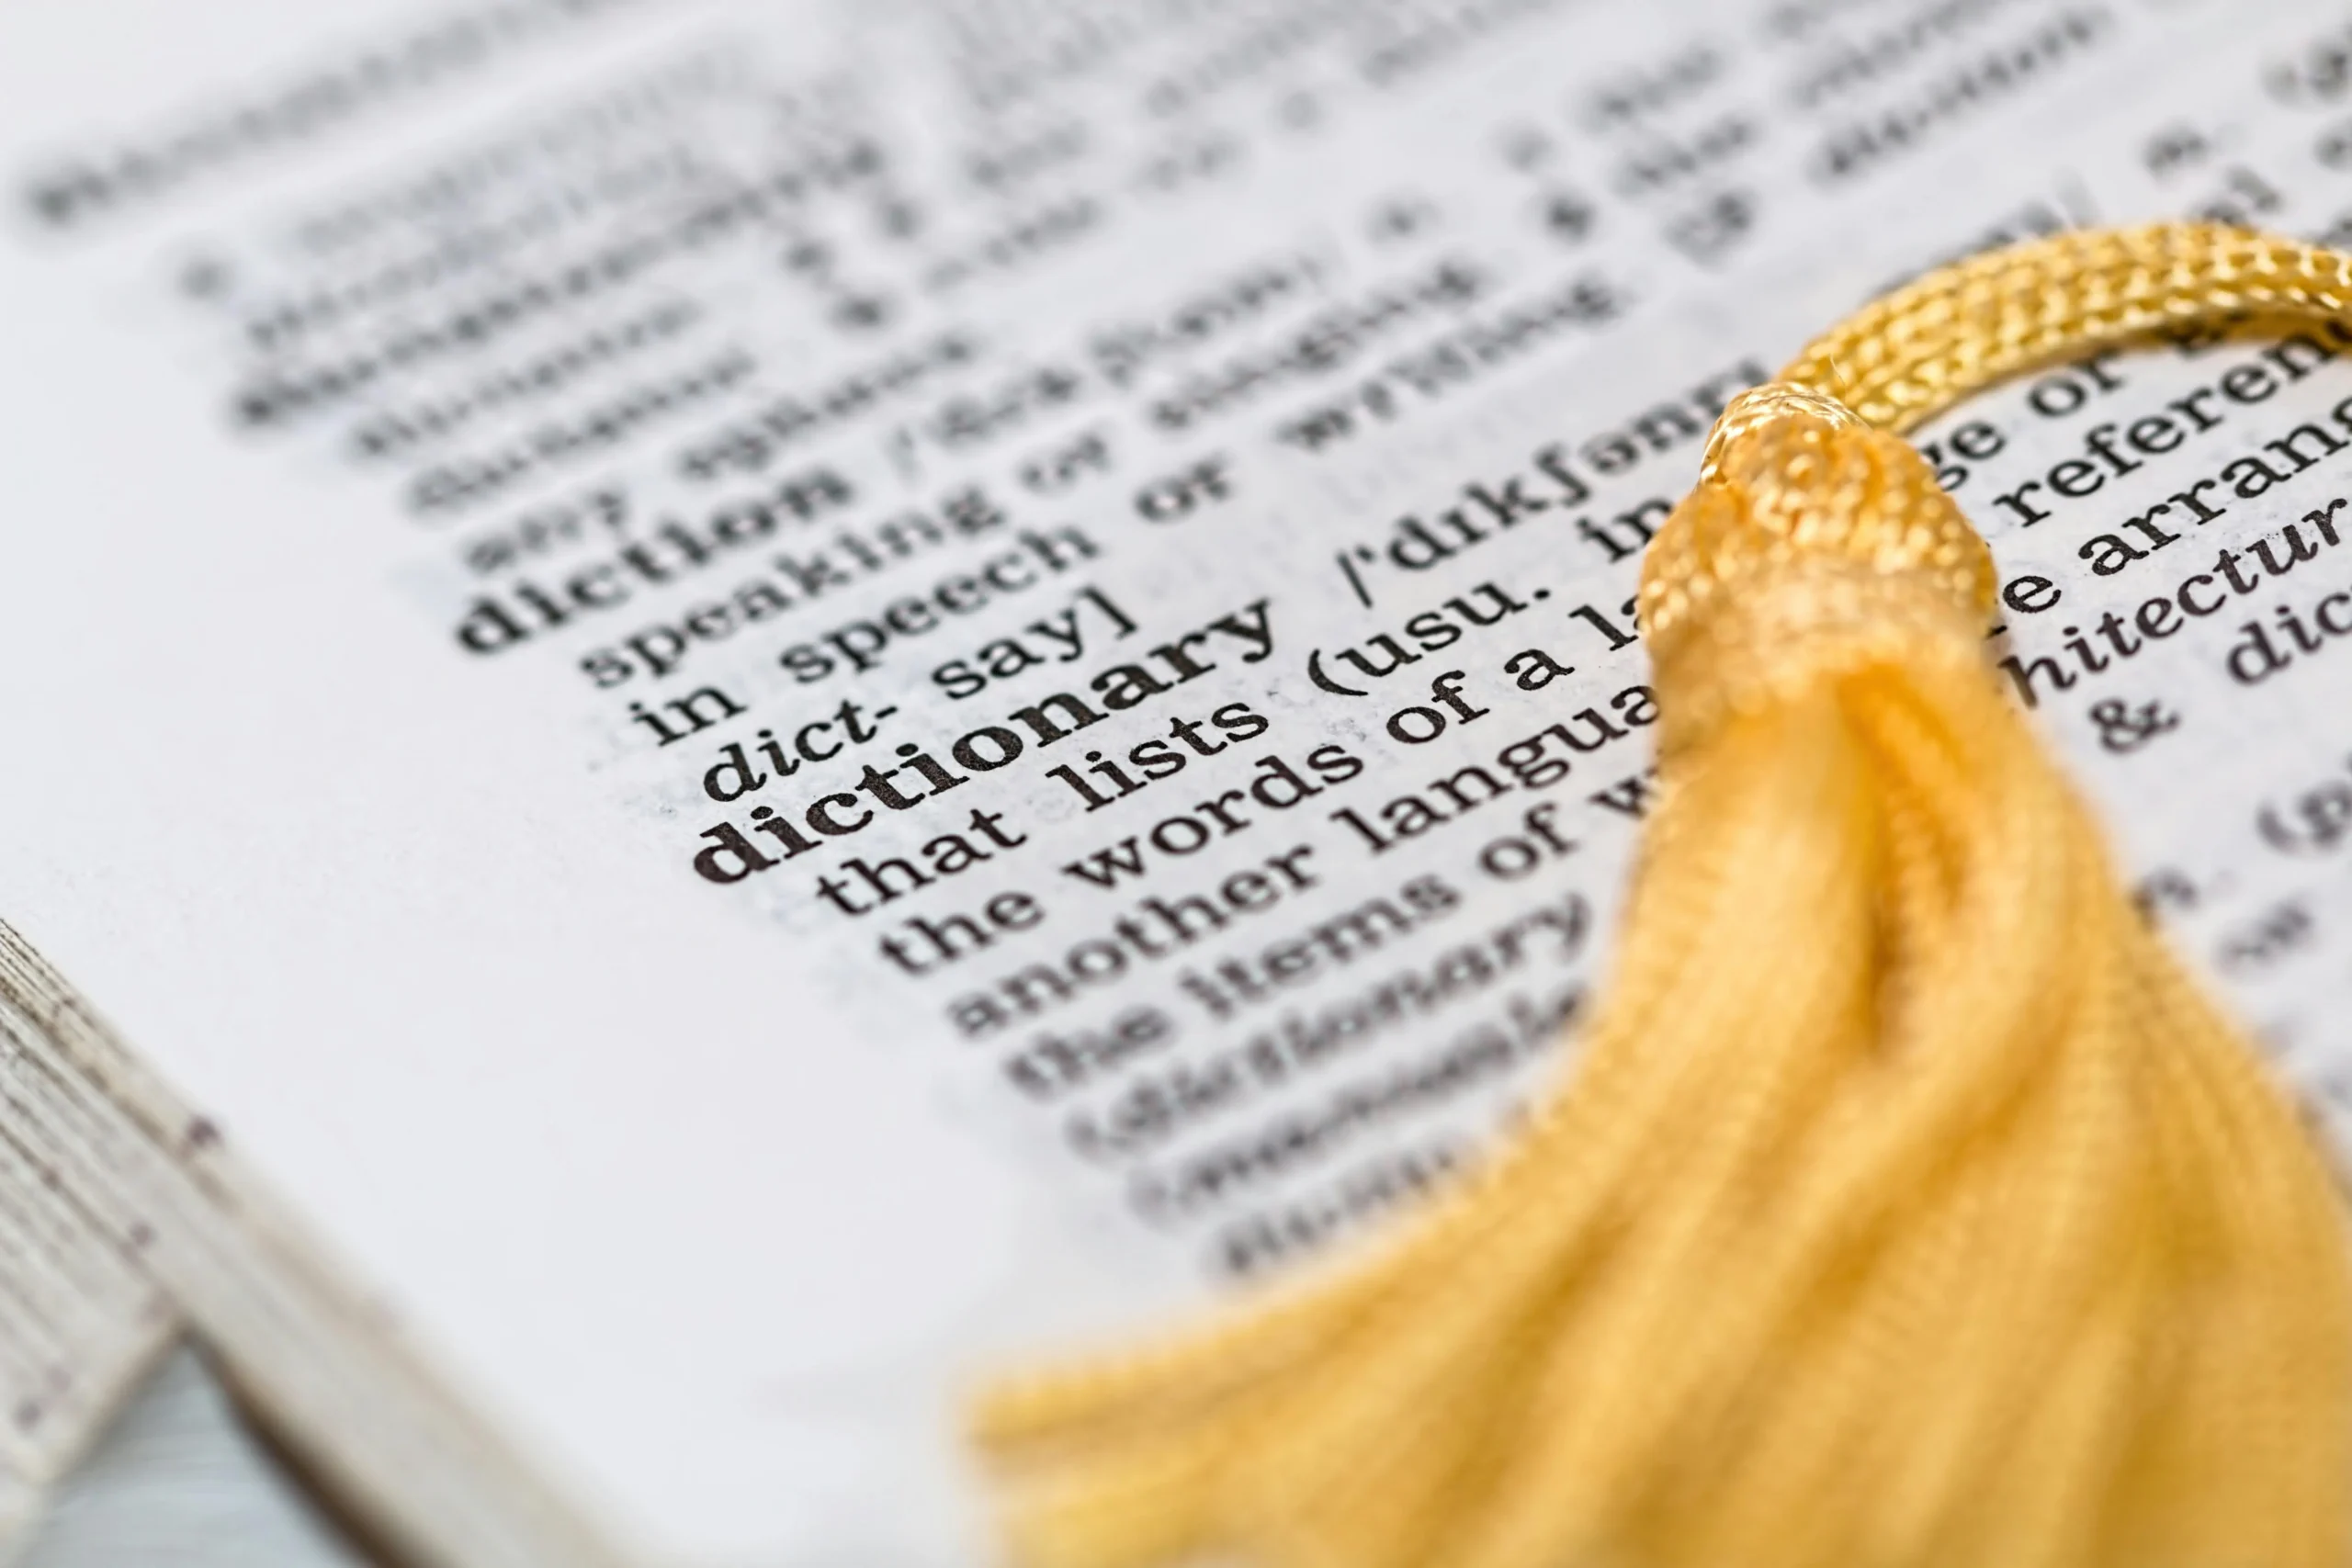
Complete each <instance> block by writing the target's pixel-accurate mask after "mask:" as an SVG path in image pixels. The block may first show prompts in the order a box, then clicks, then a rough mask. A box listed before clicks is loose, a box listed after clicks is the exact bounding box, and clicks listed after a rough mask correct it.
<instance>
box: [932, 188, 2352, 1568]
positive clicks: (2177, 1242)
mask: <svg viewBox="0 0 2352 1568" xmlns="http://www.w3.org/2000/svg"><path fill="white" fill-rule="evenodd" d="M2347 279H2352V260H2347V258H2346V257H2343V256H2339V255H2336V254H2333V253H2327V252H2321V251H2316V250H2313V249H2312V248H2310V247H2307V246H2302V245H2298V244H2295V243H2291V242H2289V241H2283V240H2272V239H2267V238H2264V237H2261V236H2257V235H2249V234H2245V233H2240V232H2237V231H2228V230H2222V229H2216V228H2211V227H2204V226H2188V225H2183V226H2156V227H2152V228H2147V229H2138V230H2129V231H2116V232H2109V233H2091V234H2079V235H2069V236H2065V237H2064V238H2061V239H2057V240H2052V241H2045V242H2040V243H2034V244H2030V245H2026V246H2021V247H2018V248H2016V249H2014V250H2010V251H2006V252H2001V253H1997V254H1994V255H1990V256H1986V257H1983V258H1980V259H1978V260H1975V261H1971V262H1968V263H1964V264H1962V265H1959V266H1957V267H1953V268H1951V269H1947V270H1946V271H1944V272H1940V273H1938V274H1936V275H1933V276H1929V277H1927V278H1923V279H1921V280H1920V281H1919V282H1917V283H1916V284H1913V285H1911V286H1910V287H1908V288H1905V289H1903V290H1901V291H1899V292H1898V293H1897V294H1895V295H1894V296H1891V297H1890V298H1889V299H1885V300H1883V301H1881V302H1880V303H1878V304H1875V305H1873V306H1871V307H1870V308H1868V309H1866V310H1863V311H1862V312H1860V314H1859V315H1858V316H1856V317H1855V318H1854V320H1853V321H1849V322H1848V323H1847V324H1845V325H1844V326H1842V327H1840V328H1838V330H1837V331H1835V332H1833V333H1830V334H1829V335H1827V336H1826V337H1825V338H1823V339H1821V340H1820V341H1819V342H1817V343H1816V344H1814V345H1813V346H1812V347H1810V348H1809V349H1807V350H1806V352H1805V353H1804V355H1802V356H1801V357H1800V358H1799V359H1798V361H1797V362H1796V363H1795V364H1794V365H1793V366H1792V367H1790V370H1789V371H1788V373H1787V375H1786V376H1785V378H1783V380H1782V381H1781V382H1780V383H1776V384H1774V385H1771V386H1768V387H1764V388H1760V389H1756V390H1754V391H1751V392H1749V393H1747V394H1745V395H1743V396H1742V397H1741V398H1739V399H1738V400H1736V401H1735V402H1734V403H1733V405H1732V406H1731V407H1730V408H1729V409H1728V410H1726V411H1725V412H1724V416H1723V418H1722V420H1721V421H1720V422H1719V423H1718V425H1717V427H1716V430H1715V433H1714V434H1713V438H1712V439H1711V440H1710V442H1709V445H1708V448H1707V452H1706V456H1705V458H1704V460H1703V462H1702V472H1701V477H1700V482H1699V484H1698V486H1697V488H1696V489H1695V490H1694V491H1692V492H1691V495H1690V496H1689V497H1688V498H1686V499H1685V500H1684V502H1682V503H1681V505H1680V506H1679V507H1678V508H1676V510H1675V511H1674V513H1672V515H1671V516H1670V517H1669V518H1668V520H1667V522H1666V523H1665V525H1663V526H1662V527H1661V528H1660V529H1659V531H1658V534H1657V538H1656V539H1655V541H1654V542H1653V543H1652V545H1651V547H1650V550H1649V553H1648V555H1647V557H1646V558H1645V561H1644V570H1643V581H1642V589H1641V609H1642V618H1643V621H1644V626H1645V632H1646V634H1647V641H1648V646H1649V651H1650V654H1651V656H1652V659H1653V660H1654V662H1655V667H1656V676H1655V679H1656V687H1657V697H1658V703H1659V706H1660V710H1661V715H1662V740H1661V746H1660V764H1661V770H1662V773H1663V776H1664V781H1665V789H1664V792H1663V795H1662V798H1661V801H1660V804H1659V805H1658V807H1657V809H1656V811H1655V813H1654V814H1653V816H1652V818H1651V819H1650V820H1649V821H1648V823H1647V824H1646V825H1645V829H1644V840H1643V845H1642V855H1641V859H1640V863H1639V871H1638V874H1637V876H1636V880H1635V884H1634V889H1633V894H1632V897H1631V900H1630V903H1629V907H1628V910H1627V914H1626V917H1625V921H1624V928H1623V934H1622V937H1621V939H1620V942H1619V944H1618V948H1619V950H1618V955H1617V958H1616V960H1615V967H1614V972H1613V974H1612V975H1611V978H1610V984H1609V987H1608V989H1607V991H1606V993H1605V999H1604V1005H1603V1006H1602V1007H1601V1009H1600V1010H1599V1012H1598V1014H1597V1016H1596V1017H1595V1018H1594V1020H1593V1021H1592V1023H1591V1025H1590V1027H1589V1029H1588V1031H1587V1032H1586V1034H1585V1037H1584V1039H1583V1040H1582V1042H1581V1043H1580V1049H1579V1052H1578V1055H1577V1059H1576V1061H1575V1064H1574V1066H1573V1068H1572V1070H1571V1072H1570V1074H1569V1076H1568V1077H1567V1080H1566V1083H1565V1084H1564V1085H1563V1086H1562V1087H1561V1089H1559V1090H1557V1091H1556V1092H1555V1094H1554V1095H1553V1096H1552V1097H1551V1098H1550V1099H1549V1100H1547V1101H1546V1102H1545V1103H1544V1105H1543V1106H1541V1107H1540V1108H1539V1109H1538V1111H1536V1112H1535V1114H1534V1115H1533V1116H1532V1117H1531V1119H1530V1122H1529V1124H1528V1125H1527V1127H1526V1128H1525V1129H1524V1130H1523V1131H1522V1132H1521V1134H1519V1135H1518V1136H1517V1137H1516V1138H1515V1139H1514V1140H1513V1141H1512V1142H1511V1143H1510V1145H1509V1146H1508V1147H1507V1148H1505V1149H1503V1150H1501V1151H1499V1152H1498V1154H1497V1155H1496V1156H1494V1157H1493V1158H1492V1159H1491V1160H1489V1161H1488V1162H1487V1164H1486V1165H1485V1166H1484V1167H1483V1168H1481V1169H1479V1170H1477V1171H1476V1172H1474V1173H1472V1174H1471V1175H1470V1176H1468V1177H1467V1178H1465V1179H1463V1180H1461V1181H1459V1182H1458V1183H1457V1184H1456V1185H1455V1186H1454V1187H1453V1189H1452V1190H1449V1191H1448V1192H1447V1193H1446V1194H1444V1195H1442V1197H1441V1198H1439V1199H1438V1200H1437V1201H1434V1202H1432V1203H1431V1204H1430V1205H1429V1206H1428V1207H1427V1208H1425V1209H1424V1210H1423V1211H1421V1212H1420V1213H1418V1214H1416V1215H1415V1216H1414V1217H1413V1218H1412V1219H1410V1220H1409V1221H1408V1222H1404V1223H1403V1224H1401V1226H1400V1229H1399V1232H1398V1234H1397V1235H1395V1236H1394V1237H1393V1238H1391V1241H1390V1245H1388V1246H1387V1247H1385V1248H1384V1249H1382V1250H1380V1251H1378V1252H1377V1253H1376V1254H1375V1255H1374V1257H1372V1258H1370V1259H1369V1260H1368V1261H1364V1262H1362V1263H1359V1264H1356V1265H1353V1266H1351V1267H1350V1268H1348V1269H1343V1270H1341V1271H1339V1272H1336V1273H1332V1274H1329V1275H1328V1276H1326V1277H1325V1278H1323V1279H1321V1280H1317V1281H1315V1282H1312V1283H1310V1284H1307V1285H1306V1286H1304V1287H1301V1288H1295V1289H1293V1290H1291V1291H1289V1292H1283V1293H1282V1294H1280V1295H1278V1296H1277V1297H1276V1298H1275V1299H1274V1300H1273V1301H1272V1303H1270V1304H1267V1305H1264V1306H1261V1307H1260V1308H1258V1309H1256V1310H1255V1311H1254V1312H1251V1313H1249V1314H1242V1315H1240V1316H1238V1317H1236V1318H1234V1319H1231V1320H1229V1321H1227V1322H1226V1323H1224V1324H1221V1325H1213V1326H1212V1327H1210V1328H1208V1329H1207V1330H1205V1331H1203V1332H1201V1333H1198V1334H1195V1335H1194V1336H1193V1337H1190V1338H1188V1339H1184V1340H1182V1341H1178V1342H1176V1343H1174V1344H1172V1345H1170V1346H1166V1347H1163V1348H1158V1349H1154V1350H1149V1351H1147V1352H1145V1353H1142V1354H1140V1355H1136V1356H1132V1357H1126V1358H1118V1359H1109V1360H1105V1361H1103V1362H1101V1363H1098V1364H1095V1365H1092V1366H1086V1367H1080V1368H1078V1369H1075V1370H1072V1371H1066V1372H1060V1373H1055V1374H1051V1375H1048V1376H1046V1377H1044V1378H1041V1379H1035V1380H1032V1381H1029V1382H1023V1383H1018V1384H1013V1385H1009V1386H1008V1387H1006V1388H1005V1389H1003V1390H1001V1391H1000V1392H999V1393H996V1394H995V1395H993V1396H992V1397H991V1398H989V1400H987V1401H985V1402H984V1403H983V1404H982V1406H981V1407H980V1409H979V1411H978V1435H979V1438H980V1440H981V1441H982V1443H983V1444H984V1446H985V1447H986V1448H987V1449H988V1450H989V1453H990V1454H991V1456H992V1457H993V1458H994V1459H995V1460H996V1461H997V1462H998V1463H999V1464H1000V1465H1001V1468H1002V1470H1003V1472H1004V1473H1005V1476H1006V1479H1007V1482H1008V1484H1009V1485H1010V1487H1011V1489H1012V1497H1013V1500H1014V1507H1013V1509H1012V1542H1013V1549H1014V1555H1015V1556H1016V1558H1017V1559H1018V1560H1019V1561H1021V1562H1023V1563H1027V1564H1031V1565H1033V1568H1149V1565H1154V1564H1173V1563H1176V1562H1182V1561H1184V1560H1186V1559H1188V1558H1191V1557H1193V1556H1195V1555H1197V1554H1200V1553H1204V1552H1224V1551H1234V1552H1238V1553H1240V1554H1242V1555H1244V1556H1245V1557H1246V1558H1248V1559H1249V1560H1250V1561H1253V1562H1259V1563H1261V1564H1262V1565H1264V1568H2345V1564H2346V1561H2347V1555H2348V1554H2352V1263H2347V1251H2346V1246H2345V1240H2346V1237H2345V1216H2344V1213H2343V1212H2342V1208H2341V1205H2340V1203H2339V1200H2338V1195H2337V1192H2336V1190H2335V1184H2334V1180H2333V1176H2332V1173H2331V1171H2330V1168H2329V1166H2328V1163H2327V1161H2326V1160H2325V1158H2324V1156H2323V1155H2322V1154H2321V1153H2320V1151H2319V1150H2318V1149H2317V1148H2316V1147H2315V1145H2313V1144H2312V1142H2311V1141H2310V1139H2309V1138H2308V1137H2307V1136H2306V1134H2305V1133H2304V1130H2303V1128H2302V1126H2301V1121H2300V1118H2299V1116H2298V1113H2297V1111H2296V1109H2295V1107H2294V1106H2293V1105H2292V1104H2291V1103H2290V1100H2289V1099H2288V1098H2287V1096H2286V1095H2285V1094H2284V1093H2283V1092H2282V1091H2281V1090H2280V1089H2279V1087H2278V1085H2277V1084H2276V1083H2275V1082H2274V1081H2273V1080H2272V1078H2271V1077H2270V1075H2269V1073H2268V1071H2267V1067H2266V1066H2265V1065H2264V1063H2263V1062H2262V1061H2261V1060H2260V1058H2259V1057H2258V1055H2256V1052H2255V1051H2254V1050H2253V1048H2252V1047H2251V1046H2250V1045H2249V1044H2248V1043H2247V1042H2246V1041H2245V1040H2244V1039H2243V1038H2242V1037H2241V1036H2240V1035H2239V1034H2238V1032H2236V1031H2235V1030H2234V1029H2233V1026H2232V1025H2231V1024H2230V1023H2229V1021H2227V1020H2226V1019H2225V1018H2224V1017H2223V1016H2222V1014H2221V1013H2220V1012H2219V1011H2218V1010H2216V1009H2215V1008H2214V1007H2213V1006H2212V1005H2211V1003H2210V1002H2208V1001H2207V1000H2206V999H2205V998H2203V997H2202V996H2200V995H2199V993H2198V990H2197V988H2196V987H2195V986H2194V985H2193V984H2192V983H2191V982H2190V981H2189V979H2188V977H2187V976H2186V975H2185V974H2184V973H2183V971H2182V969H2181V967H2180V965H2179V964H2177V961H2176V960H2175V959H2174V958H2173V956H2172V955H2171V953H2169V951H2168V950H2167V949H2166V948H2165V945H2164V944H2163V942H2161V941H2160V940H2158V939H2157V938H2156V937H2155V936H2154V934H2153V933H2152V932H2151V931H2149V930H2148V929H2147V928H2146V926H2145V925H2144V923H2143V921H2142V920H2141V919H2140V918H2139V917H2138V915H2137V914H2136V912H2135V911H2134V910H2133V908H2131V903H2130V901H2129V899H2128V898H2127V897H2125V896H2124V894H2123V892H2122V890H2121V888H2120V886H2119V885H2118V883H2117V880H2116V878H2115V875H2114V874H2113V872H2112V869H2111V868H2110V866H2109V863H2108V861H2107V857H2106V853H2105V851H2104V849H2103V846H2102V843H2101V835H2100V833H2099V831H2098V825H2097V824H2096V822H2094V821H2093V820H2092V818H2091V816H2090V814H2089V812H2088V810H2087V809H2086V807H2085V805H2084V803H2083V802H2082V800H2081V799H2080V797H2079V796H2078V795H2077V794H2076V793H2075V790H2074V789H2073V788H2072V787H2071V786H2070V785H2069V784H2067V782H2066V781H2065V780H2064V777H2063V776H2062V775H2061V774H2060V773H2059V772H2058V771H2057V769H2056V768H2055V767H2054V766H2053V765H2052V761H2051V760H2050V758H2049V757H2048V755H2047V754H2046V752H2045V751H2044V750H2043V748H2042V747H2041V744H2040V742H2039V741H2038V739H2036V737H2035V736H2034V734H2033V732H2032V730H2031V729H2030V727H2029V726H2028V725H2027V724H2026V723H2025V722H2024V721H2023V719H2022V717H2021V716H2019V715H2018V712H2017V711H2016V710H2015V709H2014V708H2013V707H2012V706H2011V705H2010V704H2009V703H2008V702H2007V699H2006V697H2005V696H2004V695H2003V694H2002V693H2001V691H2000V690H1999V689H1998V688H1997V687H1996V685H1995V683H1994V682H1993V680H1992V678H1991V675H1990V672H1989V671H1987V669H1986V668H1985V660H1984V653H1983V642H1984V631H1985V625H1986V618H1987V615H1988V613H1989V611H1990V607H1991V605H1992V603H1993V593H1994V588H1995V578H1994V571H1993V565H1992V560H1991V557H1990V554H1989V552H1988V551H1987V550H1986V548H1985V545H1984V543H1983V541H1982V540H1981V539H1980V538H1979V537H1978V536H1976V534H1975V533H1974V531H1973V529H1971V528H1970V527H1969V525H1967V522H1966V520H1965V519H1964V518H1963V517H1962V515H1961V513H1959V512H1958V510H1957V509H1956V508H1955V507H1954V506H1953V504H1952V502H1951V500H1950V499H1949V498H1948V497H1947V496H1946V495H1945V494H1944V493H1943V492H1942V491H1940V490H1939V488H1938V487H1937V485H1936V483H1935V479H1934V475H1933V472H1932V470H1931V469H1930V468H1929V467H1928V465H1927V464H1926V463H1925V462H1924V461H1923V460H1922V459H1921V458H1920V457H1919V456H1918V455H1917V453H1916V452H1915V451H1913V450H1912V449H1911V447H1910V446H1908V445H1907V444H1906V443H1905V442H1904V441H1902V440H1901V439H1900V438H1899V437H1898V436H1897V435H1895V434H1891V432H1894V431H1898V430H1901V429H1904V428H1907V427H1908V426H1910V425H1913V424H1916V423H1917V422H1918V421H1920V420H1922V419H1925V418H1927V417H1928V416H1929V415H1931V414H1932V413H1934V412H1937V411H1939V410H1940V409H1942V408H1944V407H1946V406H1948V405H1949V404H1951V402H1952V401H1953V400H1956V399H1958V398H1960V397H1962V396H1964V395H1965V394H1966V393H1968V392H1970V391H1972V390H1974V389H1978V388H1981V387H1984V386H1985V385H1987V384H1989V383H1990V382H1992V381H1994V380H1996V379H1997V378H2000V377H2002V376H2006V375H2009V374H2014V373H2016V372H2018V371H2019V370H2022V369H2026V368H2030V367H2033V366H2035V365H2039V364H2041V363H2045V362H2047V361H2049V360H2051V359H2053V358H2055V357H2058V356H2061V355H2066V354H2069V353H2078V352H2080V351H2082V350H2083V349H2085V348H2086V347H2094V346H2099V345H2105V344H2121V343H2125V342H2129V341H2131V340H2134V339H2139V338H2144V337H2145V336H2147V335H2148V334H2149V333H2152V332H2154V331H2155V330H2157V329H2159V328H2162V327H2164V326H2166V325H2171V324H2181V323H2196V324H2200V325H2210V324H2213V323H2217V322H2224V321H2231V320H2233V319H2234V318H2236V317H2238V316H2240V315H2243V314H2247V313H2251V314H2253V315H2255V316H2257V317H2260V318H2263V319H2265V320H2271V319H2277V318H2290V319H2302V320H2328V321H2336V320H2342V319H2344V318H2345V316H2346V300H2347V299H2348V298H2352V293H2347Z"/></svg>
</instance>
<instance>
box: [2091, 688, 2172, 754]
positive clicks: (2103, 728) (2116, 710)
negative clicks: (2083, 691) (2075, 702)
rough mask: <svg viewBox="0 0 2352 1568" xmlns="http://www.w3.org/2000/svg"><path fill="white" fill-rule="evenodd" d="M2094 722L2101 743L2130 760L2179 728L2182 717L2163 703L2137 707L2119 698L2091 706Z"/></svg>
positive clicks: (2150, 703)
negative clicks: (2156, 739)
mask: <svg viewBox="0 0 2352 1568" xmlns="http://www.w3.org/2000/svg"><path fill="white" fill-rule="evenodd" d="M2091 722H2092V723H2093V724H2096V725H2098V743H2099V744H2100V745H2101V746H2103V747H2105V748H2106V749H2107V750H2109V751H2112V752H2114V753H2115V754H2116V755H2117V756H2119V757H2120V756H2128V755H2130V754H2131V752H2134V751H2137V750H2139V749H2140V748H2141V747H2143V746H2145V745H2146V744H2147V743H2148V742H2149V741H2151V740H2154V739H2155V738H2156V737H2157V736H2159V735H2162V734H2163V733H2164V732H2165V731H2166V730H2168V729H2177V728H2180V715H2178V714H2177V713H2174V712H2173V711H2172V710H2171V709H2169V708H2167V707H2165V705H2164V704H2162V703H2156V702H2148V703H2142V704H2140V705H2138V706H2137V707H2134V706H2132V705H2131V704H2129V703H2127V702H2124V701H2123V700H2121V699H2120V698H2118V697H2109V698H2107V699H2106V700H2105V701H2103V702H2096V703H2093V704H2092V705H2091Z"/></svg>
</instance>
